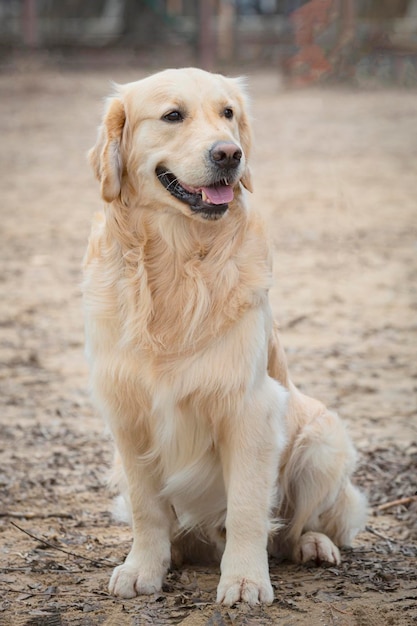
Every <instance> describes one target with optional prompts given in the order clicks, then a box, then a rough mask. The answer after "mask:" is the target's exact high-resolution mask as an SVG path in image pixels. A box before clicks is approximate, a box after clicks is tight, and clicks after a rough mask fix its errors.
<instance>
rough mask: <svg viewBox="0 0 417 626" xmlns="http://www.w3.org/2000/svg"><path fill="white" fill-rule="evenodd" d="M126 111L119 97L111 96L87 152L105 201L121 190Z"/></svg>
mask: <svg viewBox="0 0 417 626" xmlns="http://www.w3.org/2000/svg"><path fill="white" fill-rule="evenodd" d="M125 122H126V113H125V110H124V106H123V102H122V101H121V100H120V98H112V99H111V100H110V104H109V106H108V109H107V111H106V113H105V115H104V119H103V123H102V125H101V127H100V129H99V134H98V138H97V143H96V145H95V146H94V148H92V149H91V150H90V151H89V153H88V156H89V159H90V163H91V165H92V167H93V170H94V173H95V175H96V177H97V179H98V180H99V181H100V183H101V195H102V198H103V200H105V201H106V202H112V201H113V200H115V199H116V198H117V197H118V196H119V194H120V190H121V181H122V172H123V161H122V154H121V143H122V134H123V128H124V125H125Z"/></svg>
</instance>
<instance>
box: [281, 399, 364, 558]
mask: <svg viewBox="0 0 417 626" xmlns="http://www.w3.org/2000/svg"><path fill="white" fill-rule="evenodd" d="M355 456H356V455H355V450H354V448H353V445H352V443H351V442H350V439H349V437H348V435H347V433H346V431H345V428H344V426H343V424H342V422H341V420H340V419H339V418H338V416H337V415H335V414H332V413H330V412H329V411H327V410H326V409H325V408H324V407H323V411H322V412H321V413H319V414H318V415H316V417H315V418H314V419H311V420H310V421H308V422H307V423H306V424H305V425H304V426H302V427H301V428H300V431H299V432H298V434H297V435H296V436H295V438H294V440H293V442H292V445H290V446H289V451H288V454H287V457H286V459H285V462H284V464H283V466H282V468H281V472H280V487H281V494H282V500H281V506H280V510H279V515H280V517H281V518H282V519H283V520H284V521H286V522H287V526H286V528H285V529H284V530H283V531H281V536H278V538H277V539H276V540H275V542H274V544H273V548H272V551H273V552H277V550H278V551H280V552H281V553H284V555H285V556H288V557H290V558H292V559H293V560H295V561H297V562H302V563H306V562H309V561H315V562H316V563H330V564H337V563H339V562H340V553H339V549H338V547H340V546H345V545H350V543H351V541H352V539H353V538H354V536H355V535H356V533H357V532H358V531H359V530H360V529H361V528H362V527H363V526H364V524H365V517H366V499H365V497H364V496H363V494H362V493H361V492H360V491H359V490H358V489H357V488H356V487H354V486H353V485H352V483H351V481H350V476H351V474H352V471H353V469H354V465H355Z"/></svg>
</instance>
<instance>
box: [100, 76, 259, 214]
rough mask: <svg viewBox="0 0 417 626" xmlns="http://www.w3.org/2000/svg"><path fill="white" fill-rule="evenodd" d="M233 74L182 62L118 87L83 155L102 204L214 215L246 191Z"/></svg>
mask: <svg viewBox="0 0 417 626" xmlns="http://www.w3.org/2000/svg"><path fill="white" fill-rule="evenodd" d="M250 144H251V130H250V124H249V121H248V115H247V112H246V104H245V96H244V93H243V91H242V81H241V80H240V79H232V78H226V77H224V76H221V75H219V74H210V73H208V72H205V71H203V70H199V69H195V68H188V69H180V70H166V71H164V72H160V73H158V74H154V75H153V76H150V77H149V78H145V79H144V80H140V81H137V82H134V83H128V84H126V85H120V86H117V94H116V95H115V96H114V97H113V98H111V99H110V100H109V103H108V107H107V110H106V113H105V115H104V120H103V124H102V126H101V128H100V131H99V137H98V141H97V144H96V146H95V147H94V148H93V149H92V150H91V151H90V161H91V163H92V165H93V168H94V171H95V173H96V176H97V178H98V180H99V181H100V183H101V193H102V197H103V199H104V200H105V201H106V202H113V201H114V200H115V199H117V198H119V197H120V198H121V201H122V202H123V203H124V204H127V205H130V204H131V203H132V199H137V201H136V200H134V201H135V202H136V203H137V204H138V205H139V206H143V207H148V208H152V207H164V208H165V209H168V210H172V209H174V210H180V211H181V212H182V213H184V214H186V215H189V216H198V217H200V218H202V219H206V220H208V219H219V218H220V217H222V215H224V213H225V212H226V211H227V209H228V207H229V204H231V203H232V202H233V199H234V195H235V193H240V188H239V187H240V184H242V185H243V186H244V187H246V188H247V189H249V190H250V191H251V190H252V189H251V179H250V172H249V168H248V156H249V151H250Z"/></svg>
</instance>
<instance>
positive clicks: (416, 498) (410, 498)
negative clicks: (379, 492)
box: [378, 496, 417, 511]
mask: <svg viewBox="0 0 417 626" xmlns="http://www.w3.org/2000/svg"><path fill="white" fill-rule="evenodd" d="M411 502H417V496H408V497H407V498H399V499H398V500H392V501H391V502H385V503H384V504H380V505H379V506H378V511H385V510H387V509H392V508H393V507H394V506H399V505H400V504H410V503H411Z"/></svg>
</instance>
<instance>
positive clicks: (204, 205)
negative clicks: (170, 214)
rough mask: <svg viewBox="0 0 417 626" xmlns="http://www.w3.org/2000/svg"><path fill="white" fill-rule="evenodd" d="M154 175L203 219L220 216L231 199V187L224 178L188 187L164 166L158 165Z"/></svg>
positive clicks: (212, 218)
mask: <svg viewBox="0 0 417 626" xmlns="http://www.w3.org/2000/svg"><path fill="white" fill-rule="evenodd" d="M156 175H157V177H158V179H159V181H160V183H161V184H162V185H163V186H164V187H165V189H166V190H167V191H169V193H170V194H171V195H172V196H174V198H177V200H180V201H181V202H184V203H185V204H188V206H189V207H190V208H191V210H192V211H193V212H195V213H199V214H201V215H202V217H204V218H205V219H211V220H216V219H219V218H220V217H222V216H223V215H224V214H225V213H226V211H227V209H228V208H229V202H231V201H232V200H233V188H232V186H231V185H230V184H229V183H228V181H227V180H226V179H224V180H222V181H220V182H218V183H216V184H214V185H209V186H207V187H190V186H189V185H186V184H185V183H181V182H180V181H179V180H178V178H177V177H176V176H175V174H173V173H172V172H170V171H168V170H166V168H164V167H158V168H157V169H156Z"/></svg>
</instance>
